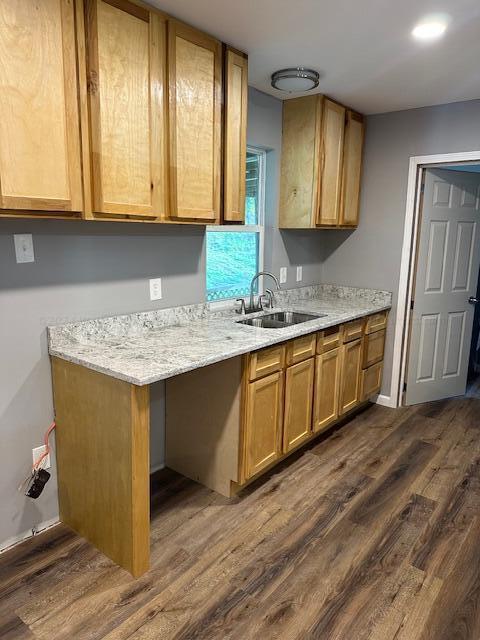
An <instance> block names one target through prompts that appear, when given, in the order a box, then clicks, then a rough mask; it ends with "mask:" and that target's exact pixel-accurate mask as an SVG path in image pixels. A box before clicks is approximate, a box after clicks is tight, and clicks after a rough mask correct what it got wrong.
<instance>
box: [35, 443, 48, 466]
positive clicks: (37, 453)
mask: <svg viewBox="0 0 480 640" xmlns="http://www.w3.org/2000/svg"><path fill="white" fill-rule="evenodd" d="M44 453H45V445H44V444H43V445H42V446H41V447H36V448H35V449H32V460H33V464H35V463H36V462H37V460H38V459H39V458H40V456H42V455H43V454H44ZM51 466H52V465H51V464H50V454H48V456H46V458H44V459H43V460H42V461H41V463H40V469H50V467H51Z"/></svg>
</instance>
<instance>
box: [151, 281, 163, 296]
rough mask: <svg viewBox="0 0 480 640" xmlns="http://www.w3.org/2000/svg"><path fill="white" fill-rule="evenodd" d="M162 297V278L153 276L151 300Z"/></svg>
mask: <svg viewBox="0 0 480 640" xmlns="http://www.w3.org/2000/svg"><path fill="white" fill-rule="evenodd" d="M161 299H162V279H161V278H152V279H151V280H150V300H161Z"/></svg>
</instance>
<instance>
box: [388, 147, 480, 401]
mask: <svg viewBox="0 0 480 640" xmlns="http://www.w3.org/2000/svg"><path fill="white" fill-rule="evenodd" d="M479 271H480V152H468V153H467V152H466V153H464V154H461V153H457V154H446V155H443V156H420V157H415V158H411V159H410V173H409V183H408V195H407V215H406V220H405V231H404V245H403V252H402V265H401V276H400V287H399V299H398V307H397V320H396V329H395V344H394V363H393V376H392V387H391V396H390V406H400V405H401V404H416V403H418V402H427V401H431V400H436V399H440V398H447V397H452V396H456V395H464V394H466V393H467V394H468V395H472V396H474V397H480V337H479V336H480V304H476V302H477V300H479V299H480V297H479V296H480V282H479V275H480V274H479Z"/></svg>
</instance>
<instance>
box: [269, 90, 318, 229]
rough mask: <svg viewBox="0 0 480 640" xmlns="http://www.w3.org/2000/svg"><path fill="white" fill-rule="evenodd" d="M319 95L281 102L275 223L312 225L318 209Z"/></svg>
mask: <svg viewBox="0 0 480 640" xmlns="http://www.w3.org/2000/svg"><path fill="white" fill-rule="evenodd" d="M322 109H323V97H322V96H318V95H316V96H306V97H303V98H293V99H292V100H284V102H283V126H282V158H281V173H280V207H279V226H280V228H282V229H295V228H303V229H308V228H311V227H314V226H315V223H316V217H317V209H318V200H317V198H318V186H319V171H320V139H321V123H322Z"/></svg>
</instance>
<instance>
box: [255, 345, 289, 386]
mask: <svg viewBox="0 0 480 640" xmlns="http://www.w3.org/2000/svg"><path fill="white" fill-rule="evenodd" d="M284 364H285V347H284V345H281V346H275V347H268V349H261V351H254V352H253V353H252V354H250V367H249V378H250V380H257V379H258V378H263V376H268V375H269V374H270V373H275V371H280V369H283V366H284Z"/></svg>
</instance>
